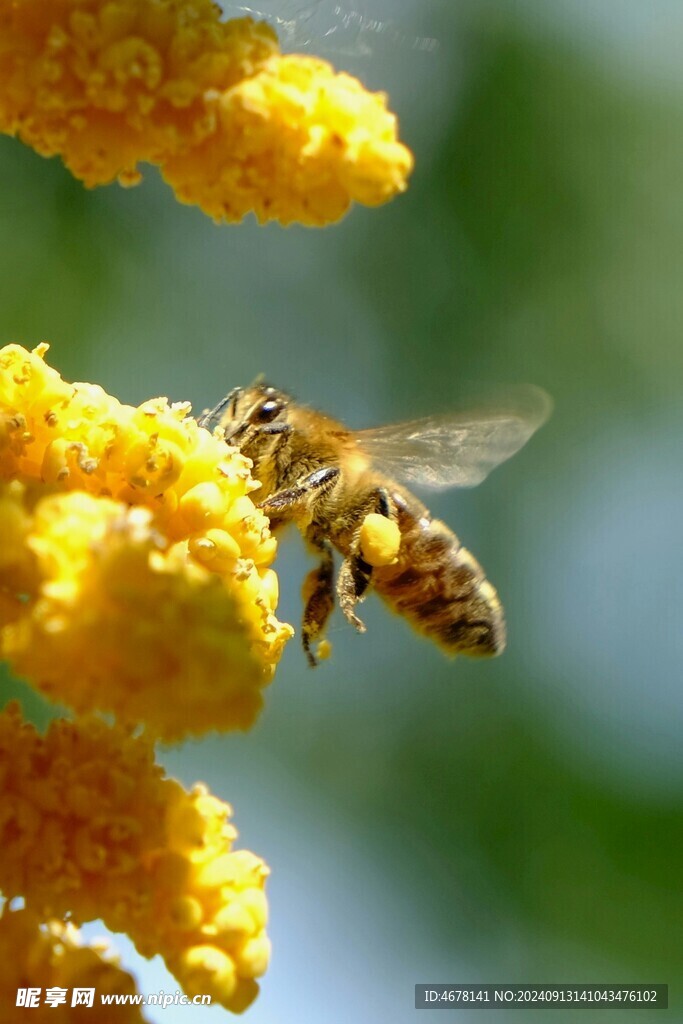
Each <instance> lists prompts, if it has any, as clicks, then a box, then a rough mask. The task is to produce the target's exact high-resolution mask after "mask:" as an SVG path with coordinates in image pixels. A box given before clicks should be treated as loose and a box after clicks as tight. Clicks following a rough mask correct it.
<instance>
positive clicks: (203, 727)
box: [0, 345, 293, 740]
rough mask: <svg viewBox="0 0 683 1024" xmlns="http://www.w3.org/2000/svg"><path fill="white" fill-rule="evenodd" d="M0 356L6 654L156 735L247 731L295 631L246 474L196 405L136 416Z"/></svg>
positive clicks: (80, 699)
mask: <svg viewBox="0 0 683 1024" xmlns="http://www.w3.org/2000/svg"><path fill="white" fill-rule="evenodd" d="M45 348H46V347H45V346H42V347H40V348H39V349H36V350H35V351H34V352H32V353H29V352H27V351H26V350H24V349H22V348H20V347H19V346H16V345H9V346H7V347H6V348H4V349H0V527H4V529H0V655H1V656H2V657H5V658H7V659H8V660H9V661H10V662H11V664H12V665H13V667H14V669H15V670H16V671H17V672H18V673H20V674H22V675H24V676H26V678H27V679H28V680H29V681H30V682H32V683H33V684H34V685H35V686H37V687H38V688H39V689H40V690H41V691H42V692H43V693H45V694H46V695H47V696H49V697H51V698H52V699H54V700H58V701H60V702H61V703H64V704H67V705H69V706H70V707H72V708H74V709H75V710H77V711H79V712H85V711H91V710H101V711H107V712H114V713H115V714H116V715H117V716H118V718H119V720H121V721H124V722H131V723H132V722H141V723H144V724H145V725H146V727H147V728H148V730H149V731H150V732H151V733H152V734H154V735H157V736H159V737H161V738H163V739H166V740H174V739H179V738H181V737H182V736H185V735H188V734H200V733H203V732H205V731H207V730H209V729H219V730H225V729H234V728H242V729H243V728H248V727H249V726H250V725H251V724H252V722H253V720H254V718H255V716H256V715H257V714H258V711H259V709H260V707H261V705H262V690H263V687H264V686H266V685H267V684H268V682H269V681H270V680H271V678H272V675H273V672H274V670H275V667H276V664H277V662H278V660H279V657H280V654H281V652H282V648H283V646H284V644H285V642H286V640H287V639H288V638H289V637H290V636H291V635H292V633H293V630H292V629H291V627H290V626H287V625H283V624H282V623H280V622H278V620H277V618H276V617H275V614H274V613H275V609H276V606H277V593H278V588H277V577H276V576H275V574H274V572H273V571H272V569H270V568H269V564H270V562H271V561H272V559H273V557H274V555H275V551H276V546H275V541H274V539H273V538H272V537H271V535H270V530H269V523H268V519H267V518H266V517H265V516H264V515H263V514H262V513H261V512H260V511H259V510H258V509H257V508H256V507H255V506H254V504H253V502H252V501H251V499H250V498H249V493H250V492H251V491H253V490H255V489H256V488H257V487H258V484H257V483H256V482H255V481H254V480H253V479H252V477H251V474H250V463H249V462H248V461H247V460H246V459H244V458H243V457H242V456H241V455H240V454H239V452H238V451H236V450H235V449H230V448H228V447H227V446H226V445H225V443H224V442H223V441H222V440H221V439H220V438H218V437H213V436H211V435H210V434H209V433H208V431H206V430H203V429H202V428H200V427H199V426H198V425H197V423H196V422H195V421H194V420H193V419H192V418H191V417H190V416H189V415H188V414H189V406H187V405H175V406H169V405H168V403H167V402H166V400H165V399H157V400H154V401H152V402H147V403H145V404H144V405H142V406H140V407H139V408H137V409H135V408H133V407H131V406H125V405H122V404H121V403H119V402H118V401H117V400H116V399H114V398H112V397H111V396H109V395H107V394H106V393H105V392H104V391H103V390H102V389H101V388H97V387H95V386H93V385H88V384H74V385H71V384H67V383H66V382H65V381H63V380H62V379H61V378H60V377H59V374H57V373H56V371H55V370H53V369H51V368H50V367H48V366H47V365H46V364H45V363H44V361H43V356H44V353H45Z"/></svg>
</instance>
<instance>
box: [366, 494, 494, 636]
mask: <svg viewBox="0 0 683 1024" xmlns="http://www.w3.org/2000/svg"><path fill="white" fill-rule="evenodd" d="M392 498H393V499H394V505H395V508H396V512H397V515H398V525H399V529H400V531H401V549H400V552H399V560H398V562H397V563H396V564H395V565H391V566H385V567H383V568H376V569H374V570H373V573H372V585H373V588H374V589H375V590H376V591H377V593H378V594H380V596H381V597H383V598H384V600H385V601H386V602H387V603H388V604H389V605H390V606H391V607H392V608H393V609H394V610H395V611H397V612H399V613H400V614H401V615H405V616H406V618H407V619H409V621H410V622H411V624H412V625H413V627H414V628H415V629H416V630H417V631H418V632H419V633H423V634H424V635H425V636H428V637H429V638H430V639H432V640H434V641H435V642H436V643H438V644H439V645H440V646H441V647H443V648H444V649H445V650H446V651H447V652H448V653H450V654H469V655H474V656H477V655H478V656H490V655H494V654H500V652H501V651H502V650H503V648H504V647H505V619H504V615H503V608H502V605H501V603H500V601H499V599H498V594H497V593H496V591H495V589H494V587H492V586H491V584H490V583H489V582H488V580H487V579H486V577H485V575H484V571H483V569H482V567H481V566H480V565H479V563H478V562H477V560H476V559H475V558H474V557H473V555H471V554H470V552H469V551H468V550H467V548H464V547H463V546H462V545H461V543H460V541H459V540H458V538H457V537H456V535H455V534H454V533H453V531H452V530H449V528H448V527H447V526H446V525H445V524H444V523H442V522H439V520H438V519H431V518H430V516H429V513H428V512H427V510H426V509H425V508H424V507H423V506H422V505H421V503H420V502H418V501H417V499H416V498H413V497H412V495H410V500H408V497H407V496H406V497H404V496H403V495H400V494H393V495H392Z"/></svg>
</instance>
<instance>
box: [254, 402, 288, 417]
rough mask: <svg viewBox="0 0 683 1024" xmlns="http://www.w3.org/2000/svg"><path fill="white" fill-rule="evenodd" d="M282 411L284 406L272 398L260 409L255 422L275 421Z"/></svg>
mask: <svg viewBox="0 0 683 1024" xmlns="http://www.w3.org/2000/svg"><path fill="white" fill-rule="evenodd" d="M281 409H282V404H281V403H280V402H278V401H276V400H275V399H273V398H271V399H269V400H268V401H267V402H263V404H262V405H260V406H259V407H258V409H257V410H256V412H255V414H254V422H255V423H270V422H271V420H274V419H275V417H276V416H277V414H278V413H279V412H280V410H281Z"/></svg>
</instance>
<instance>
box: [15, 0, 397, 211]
mask: <svg viewBox="0 0 683 1024" xmlns="http://www.w3.org/2000/svg"><path fill="white" fill-rule="evenodd" d="M0 131H3V132H6V133H8V134H11V135H18V136H19V137H20V138H21V139H23V141H25V142H26V143H28V145H30V146H32V147H33V148H34V149H36V150H37V151H38V152H39V153H41V154H42V155H44V156H53V155H57V154H58V155H60V156H61V157H62V159H63V160H64V162H65V164H66V165H67V167H68V168H69V169H70V170H71V171H72V173H73V174H75V175H76V177H78V178H80V179H81V180H82V181H83V182H84V183H85V184H86V185H88V186H94V185H101V184H106V183H108V182H110V181H113V180H115V179H118V180H119V182H120V183H121V184H123V185H134V184H136V183H137V182H138V181H139V180H140V178H141V173H140V170H139V164H140V163H151V164H156V165H158V166H159V167H160V168H161V171H162V174H163V176H164V178H165V179H166V181H168V183H169V184H170V185H171V186H172V188H173V189H174V190H175V193H176V195H177V197H178V198H179V199H180V200H181V201H183V202H188V203H193V204H197V205H199V206H200V207H201V209H203V210H204V211H205V212H206V213H208V214H209V215H210V216H212V217H213V218H214V219H215V220H217V221H239V220H241V219H242V218H243V217H244V216H245V214H247V213H249V212H252V211H253V212H254V213H255V214H256V216H257V218H258V219H259V220H260V221H267V220H278V221H280V223H283V224H288V223H290V222H292V221H298V222H300V223H303V224H310V225H318V224H325V223H329V222H330V221H334V220H337V219H338V218H339V217H341V216H342V215H343V213H344V212H345V210H346V209H347V208H348V206H349V204H350V203H351V202H353V201H357V202H360V203H365V204H367V205H370V206H374V205H377V204H378V203H382V202H385V201H386V200H387V199H390V198H391V197H392V196H393V195H395V194H396V193H398V192H401V191H403V190H404V189H405V187H406V179H407V177H408V175H409V173H410V171H411V168H412V156H411V154H410V151H409V150H408V149H406V147H405V146H403V145H402V144H401V143H400V142H398V140H397V131H396V119H395V117H394V116H393V115H392V114H390V113H389V112H388V111H387V109H386V97H385V96H384V95H383V94H382V93H376V94H373V93H369V92H367V91H366V90H365V89H364V88H363V86H362V85H361V84H360V83H359V82H358V81H357V80H356V79H354V78H351V77H350V76H349V75H345V74H336V73H335V72H334V70H333V69H332V68H331V67H330V65H329V64H327V63H325V62H324V61H321V60H317V59H316V58H313V57H307V56H297V55H287V56H284V55H282V54H281V53H280V50H279V47H278V42H277V38H276V35H275V33H274V31H273V30H272V29H271V28H270V27H269V26H267V25H266V24H264V23H262V22H255V21H253V20H251V19H250V18H240V19H233V20H228V21H225V20H222V17H221V10H220V7H219V6H218V5H217V4H215V3H213V2H212V0H76V2H75V0H50V2H49V3H46V2H45V0H12V3H10V4H4V5H2V10H0Z"/></svg>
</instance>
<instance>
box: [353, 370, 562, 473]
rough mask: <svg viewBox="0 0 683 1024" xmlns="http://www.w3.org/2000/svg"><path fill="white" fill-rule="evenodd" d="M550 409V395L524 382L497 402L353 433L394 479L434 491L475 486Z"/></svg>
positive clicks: (523, 440)
mask: <svg viewBox="0 0 683 1024" xmlns="http://www.w3.org/2000/svg"><path fill="white" fill-rule="evenodd" d="M551 410H552V399H551V398H550V396H549V395H548V394H546V392H545V391H543V390H542V389H541V388H536V387H532V386H531V385H526V386H524V387H520V388H517V389H516V390H514V391H512V392H510V393H508V394H506V397H505V399H504V400H502V401H499V402H497V403H496V406H492V407H480V408H478V409H474V410H470V411H461V412H452V413H445V414H443V415H436V416H427V417H426V418H425V419H419V420H410V421H409V422H407V423H397V424H394V425H392V426H387V427H378V428H375V429H370V430H359V431H357V432H355V433H354V437H355V439H356V442H357V443H358V445H359V447H360V448H361V450H362V451H363V452H365V454H366V455H367V456H368V457H369V458H370V459H371V460H372V462H373V463H374V465H375V466H377V468H378V469H379V470H380V471H382V472H384V473H386V474H387V475H388V476H391V477H394V478H395V479H397V480H402V481H404V482H405V483H411V484H417V485H418V486H421V487H429V488H432V489H433V490H445V489H446V488H448V487H475V486H476V485H477V484H480V483H481V482H482V480H484V479H485V478H486V477H487V476H488V474H489V473H490V472H491V470H492V469H495V467H496V466H499V465H500V464H501V462H505V460H506V459H509V458H510V457H511V456H512V455H514V454H515V452H518V451H519V449H520V448H521V447H522V446H523V445H525V444H526V442H527V441H528V440H529V438H530V437H531V435H532V434H533V433H534V432H535V431H536V430H538V428H539V427H540V426H541V425H542V424H543V423H544V422H545V421H546V420H547V418H548V416H549V415H550V412H551Z"/></svg>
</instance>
